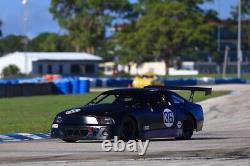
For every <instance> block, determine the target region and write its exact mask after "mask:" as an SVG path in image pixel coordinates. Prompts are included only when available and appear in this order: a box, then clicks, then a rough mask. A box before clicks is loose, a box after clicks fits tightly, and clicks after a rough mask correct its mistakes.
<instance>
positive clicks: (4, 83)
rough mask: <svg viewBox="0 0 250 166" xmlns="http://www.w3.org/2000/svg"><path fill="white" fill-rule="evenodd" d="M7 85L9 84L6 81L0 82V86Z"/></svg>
mask: <svg viewBox="0 0 250 166" xmlns="http://www.w3.org/2000/svg"><path fill="white" fill-rule="evenodd" d="M8 83H9V81H7V80H0V84H2V85H6V84H8Z"/></svg>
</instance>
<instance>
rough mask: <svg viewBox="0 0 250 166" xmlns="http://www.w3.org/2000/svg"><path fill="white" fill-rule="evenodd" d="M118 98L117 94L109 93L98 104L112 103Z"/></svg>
mask: <svg viewBox="0 0 250 166" xmlns="http://www.w3.org/2000/svg"><path fill="white" fill-rule="evenodd" d="M115 100H116V96H115V95H108V96H107V97H105V98H104V99H103V100H101V101H100V102H99V103H98V104H111V103H113V102H114V101H115Z"/></svg>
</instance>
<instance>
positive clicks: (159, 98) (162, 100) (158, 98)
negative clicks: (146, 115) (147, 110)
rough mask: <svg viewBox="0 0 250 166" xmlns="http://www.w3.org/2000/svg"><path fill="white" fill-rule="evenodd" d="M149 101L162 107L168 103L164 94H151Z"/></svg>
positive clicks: (154, 105) (152, 104)
mask: <svg viewBox="0 0 250 166" xmlns="http://www.w3.org/2000/svg"><path fill="white" fill-rule="evenodd" d="M149 101H150V102H149V103H150V105H151V106H153V107H161V106H165V105H167V104H168V101H167V99H166V97H165V96H164V95H162V94H157V95H151V97H149Z"/></svg>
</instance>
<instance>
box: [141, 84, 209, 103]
mask: <svg viewBox="0 0 250 166" xmlns="http://www.w3.org/2000/svg"><path fill="white" fill-rule="evenodd" d="M144 88H157V89H163V90H185V91H190V92H191V93H190V97H189V100H190V101H192V102H193V99H194V93H195V91H201V92H205V96H207V95H210V94H211V93H212V88H204V87H193V86H145V87H144Z"/></svg>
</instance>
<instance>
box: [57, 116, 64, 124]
mask: <svg viewBox="0 0 250 166" xmlns="http://www.w3.org/2000/svg"><path fill="white" fill-rule="evenodd" d="M62 121H63V118H62V117H61V116H56V118H55V122H56V123H62Z"/></svg>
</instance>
